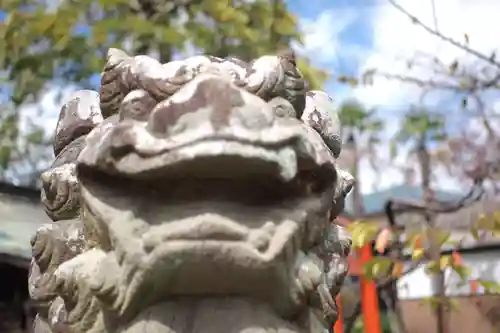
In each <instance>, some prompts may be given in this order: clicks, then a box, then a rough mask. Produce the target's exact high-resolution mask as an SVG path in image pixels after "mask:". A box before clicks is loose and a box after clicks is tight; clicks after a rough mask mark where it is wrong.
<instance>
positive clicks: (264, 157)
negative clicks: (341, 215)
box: [80, 139, 336, 264]
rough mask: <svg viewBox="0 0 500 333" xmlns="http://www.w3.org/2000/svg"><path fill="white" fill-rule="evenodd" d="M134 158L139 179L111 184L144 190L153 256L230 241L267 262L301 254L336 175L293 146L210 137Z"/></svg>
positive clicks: (141, 201) (143, 216) (146, 240)
mask: <svg viewBox="0 0 500 333" xmlns="http://www.w3.org/2000/svg"><path fill="white" fill-rule="evenodd" d="M131 155H133V156H134V158H137V159H140V160H141V162H140V163H139V162H138V161H136V162H135V164H136V165H142V166H144V167H145V168H144V169H142V170H139V172H138V173H136V174H135V175H134V176H135V177H134V178H138V179H136V180H133V179H132V180H131V179H130V178H129V179H128V180H122V179H119V178H115V179H114V180H110V181H112V182H113V183H114V184H109V185H107V186H105V187H107V188H109V189H114V191H113V192H115V193H127V196H128V195H130V193H132V194H133V193H140V194H139V196H138V197H136V198H135V199H134V200H136V201H135V202H134V203H133V205H137V206H138V207H141V206H142V207H143V208H142V209H141V208H139V210H140V211H142V213H134V215H135V218H137V219H139V220H142V224H143V226H144V228H143V230H144V231H143V232H141V235H140V237H141V243H142V247H143V251H144V252H145V253H146V254H147V255H148V256H155V255H157V254H159V253H158V252H168V253H173V252H175V253H178V252H185V251H188V250H193V249H195V250H197V249H203V250H204V251H206V252H211V249H213V251H217V250H220V247H221V246H223V247H224V248H225V249H227V250H228V251H231V249H238V251H236V252H237V253H238V254H239V255H240V256H241V257H242V259H249V258H253V259H255V260H256V261H258V262H261V263H262V264H264V263H266V262H267V263H269V262H270V261H273V260H274V259H276V257H278V256H279V255H280V254H281V253H282V252H283V251H284V250H285V249H287V251H289V252H294V253H296V251H297V250H298V249H299V248H301V247H302V246H303V244H304V242H305V241H307V240H306V239H308V238H311V237H312V238H314V235H310V232H309V231H310V230H308V225H307V223H306V222H307V221H306V219H307V216H305V215H306V213H304V212H307V211H308V210H310V209H311V208H312V209H313V210H314V209H319V208H320V207H318V205H319V201H321V200H320V199H319V198H320V197H322V196H323V195H324V193H325V192H326V191H328V189H330V188H332V187H333V184H334V182H335V177H336V173H335V172H334V171H332V168H331V166H329V165H326V166H324V167H321V166H318V165H317V164H316V163H314V161H313V160H312V159H311V158H309V159H308V158H301V157H300V156H298V154H297V153H296V150H295V149H292V147H290V145H286V144H282V145H275V146H264V145H258V144H255V143H246V142H242V141H237V140H227V139H208V140H202V141H197V142H194V143H192V144H188V145H183V146H181V147H179V148H176V149H172V150H170V151H168V152H165V153H162V154H155V155H152V156H139V155H137V154H129V155H128V156H131ZM153 160H155V161H154V162H153ZM129 162H130V161H129ZM148 165H149V167H146V166H148ZM153 165H154V167H153ZM136 171H138V170H137V169H136ZM87 172H90V174H89V177H90V179H97V178H96V177H95V175H96V174H95V171H93V170H90V169H87V168H82V169H81V170H80V173H81V176H82V177H83V182H82V184H83V185H84V186H85V178H86V177H85V174H86V173H87ZM98 178H102V179H110V178H114V177H98ZM87 179H88V178H87ZM105 181H106V180H105ZM100 185H101V186H102V185H103V184H100ZM118 195H119V194H118ZM113 196H114V194H113ZM131 204H132V203H131ZM207 206H208V207H210V212H207ZM315 206H316V207H315ZM300 229H303V230H300ZM312 229H314V228H311V230H312ZM287 244H290V246H288V245H287ZM290 255H292V254H291V253H290ZM160 256H163V255H160ZM234 259H236V258H234Z"/></svg>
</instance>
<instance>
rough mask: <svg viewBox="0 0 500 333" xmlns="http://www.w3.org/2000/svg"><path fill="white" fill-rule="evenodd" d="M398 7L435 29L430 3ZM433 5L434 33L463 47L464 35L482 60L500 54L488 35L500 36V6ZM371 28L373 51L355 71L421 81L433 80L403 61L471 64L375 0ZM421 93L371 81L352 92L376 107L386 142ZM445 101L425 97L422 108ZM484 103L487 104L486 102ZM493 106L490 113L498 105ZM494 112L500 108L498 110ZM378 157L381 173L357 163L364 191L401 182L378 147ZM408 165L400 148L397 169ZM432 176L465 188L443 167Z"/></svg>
mask: <svg viewBox="0 0 500 333" xmlns="http://www.w3.org/2000/svg"><path fill="white" fill-rule="evenodd" d="M397 3H398V4H400V5H401V6H402V7H403V8H405V9H406V10H407V11H408V12H410V13H411V14H412V15H414V16H416V17H417V18H418V19H419V20H421V21H423V22H424V23H425V24H427V25H429V26H430V27H434V19H433V9H432V1H430V0H429V1H414V0H399V1H397ZM434 3H435V12H436V16H437V28H438V30H439V31H440V32H441V33H442V34H443V35H445V36H448V37H451V38H453V39H455V40H457V41H460V42H462V41H464V40H465V34H467V36H468V37H469V40H470V46H471V48H473V49H476V50H478V51H480V52H483V53H485V54H487V55H489V54H491V52H493V51H494V50H499V46H500V41H499V40H498V39H497V38H492V37H491V36H498V35H500V26H499V25H498V24H496V23H497V20H498V18H497V16H498V15H497V13H498V12H500V2H496V1H491V0H476V1H468V0H435V1H434ZM372 28H373V30H372V33H373V36H372V38H373V46H372V50H371V51H370V52H369V53H368V56H367V58H366V60H365V62H364V64H363V65H362V68H360V72H363V71H365V70H367V69H371V68H376V69H378V70H380V71H382V72H386V73H393V74H406V75H411V76H414V77H418V78H422V79H426V78H430V77H432V75H433V73H432V72H431V71H430V70H428V69H426V68H429V67H426V66H423V67H412V68H411V69H409V68H408V63H407V60H409V59H412V58H414V56H415V55H418V54H427V55H428V54H430V55H434V56H436V57H437V58H438V59H439V60H441V61H442V62H444V63H446V64H451V63H452V62H453V61H454V60H455V59H459V61H460V62H461V63H463V64H472V62H473V61H474V58H473V57H471V56H470V55H468V54H466V53H465V52H464V51H463V50H460V49H459V48H456V47H455V46H453V45H451V44H449V43H447V42H444V41H442V40H441V39H439V38H437V37H435V36H433V35H431V34H429V33H428V32H426V31H425V30H424V29H422V27H420V26H418V25H416V24H413V23H412V22H411V21H410V19H409V18H408V17H407V16H405V15H404V14H403V13H401V12H399V11H398V10H396V9H395V8H394V7H393V6H392V5H390V4H389V3H388V2H387V1H386V0H380V1H379V4H378V5H377V6H375V7H374V8H373V12H372ZM421 93H422V90H421V89H420V88H418V87H416V86H414V85H410V84H402V83H401V82H397V81H391V80H386V79H383V78H375V80H374V83H373V85H371V86H364V87H360V88H358V89H356V91H355V93H354V95H355V96H356V98H358V99H359V100H361V101H362V102H363V103H364V104H366V105H367V106H376V107H380V109H381V111H380V116H381V117H382V119H384V120H385V122H386V130H385V131H384V137H383V139H385V140H389V139H390V138H391V137H392V136H393V135H394V134H395V132H396V131H397V129H398V123H399V119H400V118H401V117H402V115H403V113H404V112H405V111H407V110H408V106H409V105H410V104H412V103H418V102H419V101H420V100H419V98H420V96H421ZM448 98H450V95H449V94H445V93H444V92H440V93H438V94H436V93H435V94H433V95H428V96H427V97H426V99H425V103H426V104H427V105H434V106H435V105H436V104H437V103H439V102H442V101H443V100H445V99H446V100H448ZM489 100H490V101H491V99H489ZM499 100H500V99H499ZM457 102H458V101H457ZM498 103H499V102H497V105H495V108H497V107H498V105H500V104H498ZM457 106H458V103H457ZM498 108H499V109H500V107H498ZM450 117H460V115H458V112H457V114H451V115H450ZM463 123H464V124H466V123H467V122H466V121H464V122H463ZM379 154H380V155H381V157H382V160H384V161H385V162H383V163H382V164H384V165H383V166H382V169H383V170H384V172H383V173H382V174H376V173H374V172H373V171H372V170H371V169H370V168H369V167H367V163H365V161H363V163H362V166H363V171H362V179H361V184H362V191H363V192H370V191H373V190H374V189H375V188H384V187H388V186H390V185H394V184H395V183H398V182H401V181H402V180H403V176H402V174H401V172H399V171H398V170H397V169H396V168H395V167H393V166H391V165H390V164H391V163H388V162H387V160H388V149H387V147H386V145H381V147H380V149H379ZM409 163H411V162H409V158H408V149H403V151H402V152H401V155H400V156H399V157H398V159H397V160H396V164H399V165H408V164H409ZM435 176H436V179H437V180H438V181H437V182H436V185H437V186H439V187H440V188H443V189H448V190H458V189H460V188H463V186H464V184H457V182H456V181H455V180H454V179H453V178H450V176H449V175H447V173H446V171H445V170H444V169H443V168H438V169H437V170H436V172H435Z"/></svg>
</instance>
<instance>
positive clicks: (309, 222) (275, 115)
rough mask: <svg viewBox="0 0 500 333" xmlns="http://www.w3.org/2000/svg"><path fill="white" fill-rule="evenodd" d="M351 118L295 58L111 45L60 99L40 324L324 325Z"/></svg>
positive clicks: (98, 329)
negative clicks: (98, 65)
mask: <svg viewBox="0 0 500 333" xmlns="http://www.w3.org/2000/svg"><path fill="white" fill-rule="evenodd" d="M340 148H341V141H340V124H339V120H338V118H337V115H336V114H335V112H334V110H333V107H332V101H331V99H330V97H328V95H326V94H325V93H323V92H319V91H309V92H306V84H305V81H304V79H303V77H302V75H301V74H300V72H299V70H298V69H297V68H296V66H295V61H294V59H293V57H291V56H286V55H282V56H264V57H261V58H258V59H256V60H254V61H252V62H251V63H245V62H243V61H241V60H239V59H235V58H227V59H220V58H215V57H211V56H195V57H191V58H188V59H186V60H182V61H172V62H169V63H167V64H161V63H159V62H157V61H156V60H154V59H152V58H150V57H148V56H136V57H130V56H128V55H126V54H125V53H124V52H122V51H120V50H117V49H111V50H110V51H109V54H108V59H107V63H106V66H105V68H104V71H103V73H102V81H101V87H100V90H99V92H94V91H87V90H83V91H79V92H77V93H75V94H74V95H73V96H72V97H71V98H70V100H69V101H68V102H67V103H66V104H65V105H64V106H63V108H62V110H61V114H60V117H59V122H58V124H57V128H56V130H55V142H54V153H55V156H56V158H55V161H54V163H53V165H52V167H51V168H50V169H49V170H48V171H47V172H45V173H44V174H43V175H42V180H43V191H42V202H43V204H44V207H45V210H46V212H47V214H48V215H49V216H50V217H51V218H52V219H53V221H54V222H53V223H51V224H49V225H44V226H43V227H41V228H40V229H39V230H38V231H37V233H36V235H35V236H34V237H33V239H32V247H33V260H32V264H31V270H30V278H29V291H30V295H31V297H32V299H33V300H34V301H36V304H38V316H37V317H36V319H35V324H34V326H35V327H34V330H35V332H36V333H48V332H53V333H55V332H61V333H66V332H68V333H84V332H88V333H90V332H92V333H104V332H112V333H114V332H123V333H125V332H126V333H143V332H152V333H153V332H154V333H167V332H168V333H224V332H226V333H243V332H245V333H257V332H259V333H260V332H263V333H264V332H283V333H284V332H290V333H292V332H294V333H298V332H321V331H322V330H325V329H327V327H328V326H329V325H331V324H332V323H333V322H334V321H335V320H336V317H337V311H336V304H335V301H334V298H335V295H336V294H337V293H338V292H339V289H340V286H341V284H342V282H343V279H344V277H345V275H346V271H347V264H346V256H347V255H348V252H349V249H350V244H351V241H350V238H349V236H348V235H347V232H346V231H345V230H343V229H342V228H341V227H339V226H337V225H335V224H331V223H330V221H331V219H332V218H334V217H335V216H337V215H338V214H339V213H340V212H341V211H342V209H343V206H344V197H345V196H346V194H347V193H348V192H349V191H350V189H351V187H352V186H353V183H354V180H353V178H352V177H351V176H350V175H349V174H348V173H346V172H345V171H342V170H339V169H338V168H337V166H336V158H337V157H338V155H339V153H340Z"/></svg>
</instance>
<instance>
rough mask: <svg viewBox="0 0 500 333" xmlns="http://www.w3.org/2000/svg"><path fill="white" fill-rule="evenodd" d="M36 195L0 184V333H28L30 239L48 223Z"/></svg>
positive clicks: (28, 190)
mask: <svg viewBox="0 0 500 333" xmlns="http://www.w3.org/2000/svg"><path fill="white" fill-rule="evenodd" d="M39 202H40V192H39V191H37V190H34V189H29V188H19V187H15V186H12V185H9V184H4V183H0V221H1V222H0V276H2V288H0V332H1V333H28V332H30V331H31V318H32V317H33V315H34V312H33V311H32V310H31V308H32V307H31V306H30V304H31V303H30V302H29V295H28V288H27V286H28V270H29V263H30V259H31V245H30V238H31V236H32V235H33V234H34V232H35V230H36V229H37V228H38V226H39V225H40V224H42V223H45V222H48V221H49V220H48V218H47V217H46V215H45V213H44V212H43V209H42V208H41V206H40V203H39Z"/></svg>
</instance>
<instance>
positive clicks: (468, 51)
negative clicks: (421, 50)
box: [388, 0, 500, 68]
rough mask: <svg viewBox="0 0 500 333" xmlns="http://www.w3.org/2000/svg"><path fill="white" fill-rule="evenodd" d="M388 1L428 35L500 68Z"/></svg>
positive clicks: (496, 63) (393, 2) (497, 64)
mask: <svg viewBox="0 0 500 333" xmlns="http://www.w3.org/2000/svg"><path fill="white" fill-rule="evenodd" d="M388 1H389V3H390V4H391V5H392V6H393V7H394V8H396V9H397V10H399V11H400V12H401V13H403V14H405V15H406V16H407V17H408V18H409V19H410V20H411V21H412V22H413V23H415V24H417V25H419V26H420V27H422V28H423V29H424V30H425V31H427V32H428V33H430V34H432V35H434V36H436V37H439V38H440V39H441V40H443V41H445V42H448V43H450V44H452V45H453V46H455V47H458V48H459V49H461V50H463V51H465V52H467V53H470V54H472V55H474V56H476V57H478V58H479V59H481V60H484V61H486V62H487V63H489V64H491V65H493V66H495V67H498V68H500V63H499V62H496V61H495V60H494V59H493V58H492V57H489V56H487V55H485V54H483V53H481V52H479V51H477V50H474V49H472V48H470V47H469V46H467V45H466V44H464V43H460V42H457V41H456V40H454V39H453V38H450V37H447V36H444V35H443V34H441V33H440V32H439V31H436V30H435V29H432V28H431V27H429V26H428V25H426V24H425V23H423V22H422V21H421V20H419V19H418V18H417V17H416V16H414V15H412V14H411V13H410V12H408V11H407V10H406V9H404V8H403V7H402V6H401V5H400V4H398V3H397V2H396V1H394V0H388Z"/></svg>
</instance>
